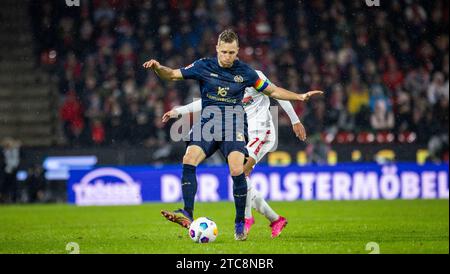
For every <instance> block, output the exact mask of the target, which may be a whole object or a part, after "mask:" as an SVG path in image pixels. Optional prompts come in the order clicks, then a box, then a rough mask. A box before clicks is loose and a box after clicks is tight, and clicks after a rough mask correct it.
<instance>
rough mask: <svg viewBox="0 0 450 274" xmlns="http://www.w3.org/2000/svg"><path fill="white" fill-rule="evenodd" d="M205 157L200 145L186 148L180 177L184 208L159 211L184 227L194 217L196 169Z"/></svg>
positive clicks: (186, 226)
mask: <svg viewBox="0 0 450 274" xmlns="http://www.w3.org/2000/svg"><path fill="white" fill-rule="evenodd" d="M205 158H206V154H205V152H204V151H203V149H202V148H201V147H200V146H197V145H191V146H189V147H188V148H187V150H186V153H185V155H184V157H183V175H182V179H181V182H182V183H181V187H182V192H183V201H184V209H179V210H176V211H173V212H172V211H168V210H162V211H161V214H162V215H163V216H164V217H166V218H167V219H168V220H169V221H172V222H175V223H177V224H179V225H181V226H183V227H185V228H189V226H190V224H191V222H192V220H193V218H194V213H193V211H194V200H195V194H196V193H197V176H196V169H197V166H198V165H199V164H200V163H201V162H202V161H203V160H204V159H205Z"/></svg>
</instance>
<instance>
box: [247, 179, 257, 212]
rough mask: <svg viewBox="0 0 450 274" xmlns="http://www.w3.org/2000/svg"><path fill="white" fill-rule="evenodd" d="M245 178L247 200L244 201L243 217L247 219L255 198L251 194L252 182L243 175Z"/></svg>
mask: <svg viewBox="0 0 450 274" xmlns="http://www.w3.org/2000/svg"><path fill="white" fill-rule="evenodd" d="M245 178H246V179H247V202H246V203H245V218H246V219H249V218H251V217H252V205H253V201H254V199H255V197H254V195H252V193H253V191H252V183H251V182H250V178H249V177H245Z"/></svg>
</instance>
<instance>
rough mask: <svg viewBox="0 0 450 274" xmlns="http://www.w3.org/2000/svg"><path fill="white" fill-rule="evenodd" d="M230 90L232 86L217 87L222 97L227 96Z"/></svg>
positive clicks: (218, 93)
mask: <svg viewBox="0 0 450 274" xmlns="http://www.w3.org/2000/svg"><path fill="white" fill-rule="evenodd" d="M228 90H230V88H223V87H218V88H217V95H220V96H222V97H225V96H227V94H228Z"/></svg>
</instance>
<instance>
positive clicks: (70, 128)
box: [60, 91, 84, 144]
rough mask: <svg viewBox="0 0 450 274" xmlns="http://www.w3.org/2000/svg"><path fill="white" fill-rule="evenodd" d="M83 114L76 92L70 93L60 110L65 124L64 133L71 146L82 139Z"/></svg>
mask: <svg viewBox="0 0 450 274" xmlns="http://www.w3.org/2000/svg"><path fill="white" fill-rule="evenodd" d="M83 112H84V111H83V107H82V105H81V103H80V102H79V100H78V99H77V97H76V95H75V91H69V92H68V93H67V96H66V98H65V101H64V104H63V105H62V107H61V109H60V118H61V120H62V121H63V122H64V133H65V135H66V137H67V139H68V141H69V143H71V144H73V142H74V141H76V140H77V139H78V138H79V137H80V135H81V133H82V131H83V129H84V120H83Z"/></svg>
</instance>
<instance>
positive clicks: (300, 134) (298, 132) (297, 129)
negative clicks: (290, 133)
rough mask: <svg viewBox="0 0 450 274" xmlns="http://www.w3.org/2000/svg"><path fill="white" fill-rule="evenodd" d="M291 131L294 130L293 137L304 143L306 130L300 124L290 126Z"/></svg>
mask: <svg viewBox="0 0 450 274" xmlns="http://www.w3.org/2000/svg"><path fill="white" fill-rule="evenodd" d="M292 130H294V133H295V136H296V137H297V138H298V139H300V140H302V141H303V142H304V141H306V130H305V127H304V126H303V124H302V123H301V122H298V123H296V124H293V125H292Z"/></svg>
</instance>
